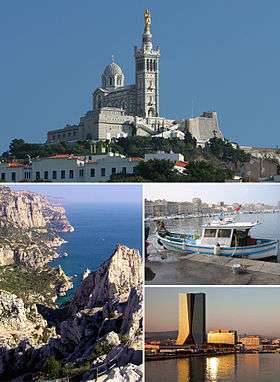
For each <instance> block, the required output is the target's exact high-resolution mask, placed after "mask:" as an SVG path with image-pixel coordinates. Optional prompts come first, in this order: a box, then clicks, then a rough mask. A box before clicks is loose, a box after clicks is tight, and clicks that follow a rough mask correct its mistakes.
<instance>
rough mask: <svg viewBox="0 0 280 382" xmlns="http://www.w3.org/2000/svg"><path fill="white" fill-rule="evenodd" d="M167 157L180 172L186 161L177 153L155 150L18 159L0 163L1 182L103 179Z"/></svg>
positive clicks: (97, 180) (130, 172)
mask: <svg viewBox="0 0 280 382" xmlns="http://www.w3.org/2000/svg"><path fill="white" fill-rule="evenodd" d="M153 159H158V160H170V161H172V162H173V163H174V168H175V169H176V170H178V171H180V172H182V171H183V170H184V168H185V167H186V165H187V162H184V157H183V156H182V155H181V154H174V153H163V152H157V153H154V154H147V155H146V156H145V158H138V157H132V158H127V157H125V156H122V155H118V154H113V153H108V154H104V155H89V156H85V157H77V156H73V155H68V154H65V155H64V154H63V155H53V156H50V157H47V158H36V159H33V160H32V162H31V163H30V164H29V165H25V164H21V163H18V162H13V163H4V162H2V163H0V180H1V182H22V181H26V182H28V181H46V182H56V181H59V182H107V181H108V180H110V178H111V176H112V175H114V174H120V173H121V174H133V173H134V171H135V170H134V169H135V167H136V166H137V165H138V164H139V163H140V162H141V161H143V160H144V161H147V160H153Z"/></svg>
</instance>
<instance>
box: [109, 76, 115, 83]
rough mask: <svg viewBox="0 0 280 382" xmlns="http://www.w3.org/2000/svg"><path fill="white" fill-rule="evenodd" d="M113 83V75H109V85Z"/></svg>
mask: <svg viewBox="0 0 280 382" xmlns="http://www.w3.org/2000/svg"><path fill="white" fill-rule="evenodd" d="M113 84H114V79H113V77H109V85H113Z"/></svg>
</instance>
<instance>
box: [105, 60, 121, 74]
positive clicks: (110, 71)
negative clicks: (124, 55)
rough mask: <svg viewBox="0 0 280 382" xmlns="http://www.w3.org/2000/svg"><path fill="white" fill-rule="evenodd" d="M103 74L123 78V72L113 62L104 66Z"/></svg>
mask: <svg viewBox="0 0 280 382" xmlns="http://www.w3.org/2000/svg"><path fill="white" fill-rule="evenodd" d="M104 74H105V76H117V75H120V76H123V71H122V69H121V67H120V66H119V65H117V64H116V63H115V62H112V63H111V64H109V65H107V66H106V68H105V70H104Z"/></svg>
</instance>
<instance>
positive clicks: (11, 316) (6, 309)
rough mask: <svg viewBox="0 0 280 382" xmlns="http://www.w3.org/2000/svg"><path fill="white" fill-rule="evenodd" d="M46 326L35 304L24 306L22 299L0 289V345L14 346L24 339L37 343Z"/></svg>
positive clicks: (40, 339)
mask: <svg viewBox="0 0 280 382" xmlns="http://www.w3.org/2000/svg"><path fill="white" fill-rule="evenodd" d="M46 327H47V322H46V321H45V320H44V319H43V317H42V316H41V315H40V314H38V311H37V308H36V305H32V306H29V307H25V306H24V303H23V301H22V299H20V298H18V297H17V296H16V295H14V294H12V293H9V292H6V291H2V290H0V346H16V345H18V344H19V343H20V342H21V341H22V340H26V339H28V340H29V341H30V342H31V343H32V344H34V345H35V344H38V343H39V342H40V341H41V342H42V336H43V333H44V328H46Z"/></svg>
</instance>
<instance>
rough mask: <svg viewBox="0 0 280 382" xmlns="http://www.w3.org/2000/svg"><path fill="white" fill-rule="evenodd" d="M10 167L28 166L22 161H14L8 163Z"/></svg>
mask: <svg viewBox="0 0 280 382" xmlns="http://www.w3.org/2000/svg"><path fill="white" fill-rule="evenodd" d="M8 167H12V168H20V167H28V166H27V165H24V164H22V163H16V162H12V163H8Z"/></svg>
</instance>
